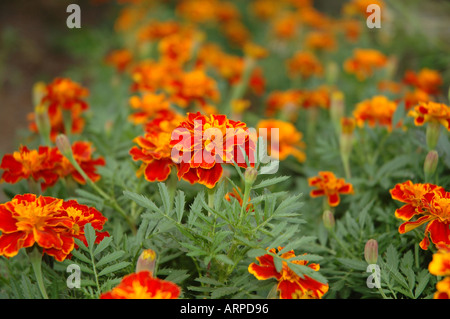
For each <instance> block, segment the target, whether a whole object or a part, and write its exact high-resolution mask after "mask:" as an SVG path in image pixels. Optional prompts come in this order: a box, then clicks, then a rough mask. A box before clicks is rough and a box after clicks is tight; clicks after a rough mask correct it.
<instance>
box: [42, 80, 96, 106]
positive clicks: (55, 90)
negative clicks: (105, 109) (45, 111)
mask: <svg viewBox="0 0 450 319" xmlns="http://www.w3.org/2000/svg"><path fill="white" fill-rule="evenodd" d="M46 90H47V91H46V94H45V95H44V96H43V97H42V100H41V103H48V105H49V108H51V107H52V106H55V105H56V106H58V107H61V108H62V109H65V110H71V109H72V108H74V107H77V106H79V107H80V109H81V111H84V110H86V109H88V104H87V103H86V101H85V100H84V99H85V98H86V97H87V96H88V95H89V90H88V89H86V88H84V87H82V86H81V85H80V84H79V83H76V82H74V81H72V80H71V79H68V78H56V79H54V80H53V82H52V83H50V84H48V85H47V88H46Z"/></svg>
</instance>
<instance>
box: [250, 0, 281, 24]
mask: <svg viewBox="0 0 450 319" xmlns="http://www.w3.org/2000/svg"><path fill="white" fill-rule="evenodd" d="M249 6H250V10H251V12H252V13H253V14H254V15H255V16H256V17H257V18H258V19H261V20H269V19H271V18H273V17H275V16H276V15H277V13H278V12H279V11H280V8H281V4H280V3H279V2H275V1H273V0H255V1H252V2H250V4H249Z"/></svg>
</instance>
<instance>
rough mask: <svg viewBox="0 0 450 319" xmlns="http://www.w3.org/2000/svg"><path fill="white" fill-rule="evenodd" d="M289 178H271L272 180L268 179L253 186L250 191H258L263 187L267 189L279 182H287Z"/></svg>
mask: <svg viewBox="0 0 450 319" xmlns="http://www.w3.org/2000/svg"><path fill="white" fill-rule="evenodd" d="M289 177H290V176H277V177H273V178H268V179H265V180H263V181H261V182H260V183H258V184H256V185H253V186H252V189H259V188H264V187H269V186H272V185H275V184H278V183H281V182H284V181H285V180H287V179H288V178H289Z"/></svg>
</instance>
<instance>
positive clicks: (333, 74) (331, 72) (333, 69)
mask: <svg viewBox="0 0 450 319" xmlns="http://www.w3.org/2000/svg"><path fill="white" fill-rule="evenodd" d="M338 75H339V67H338V65H337V63H336V62H330V63H328V65H327V71H326V79H327V82H328V84H329V85H334V84H335V83H336V80H337V78H338Z"/></svg>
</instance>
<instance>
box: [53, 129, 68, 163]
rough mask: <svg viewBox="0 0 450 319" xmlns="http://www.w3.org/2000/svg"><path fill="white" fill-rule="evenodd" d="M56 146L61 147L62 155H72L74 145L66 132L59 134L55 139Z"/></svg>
mask: <svg viewBox="0 0 450 319" xmlns="http://www.w3.org/2000/svg"><path fill="white" fill-rule="evenodd" d="M55 144H56V147H57V148H58V149H59V151H60V152H61V154H62V155H64V156H65V157H67V158H70V157H71V156H72V145H71V144H70V141H69V139H68V138H67V136H66V135H64V134H59V135H58V136H57V137H56V140H55Z"/></svg>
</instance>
